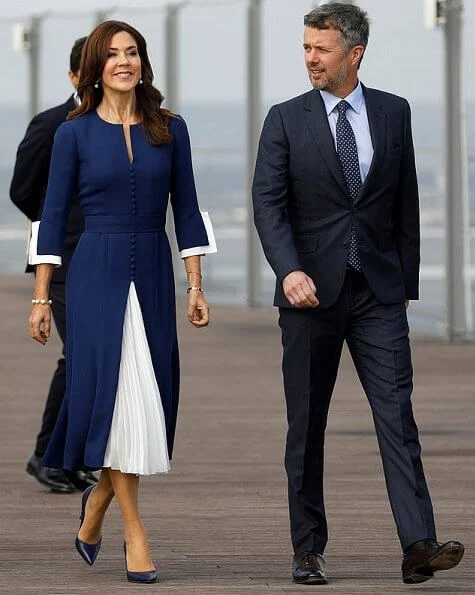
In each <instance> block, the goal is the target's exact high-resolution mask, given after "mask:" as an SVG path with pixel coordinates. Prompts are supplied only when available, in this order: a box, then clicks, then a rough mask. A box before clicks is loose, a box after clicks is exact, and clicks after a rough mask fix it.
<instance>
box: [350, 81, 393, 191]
mask: <svg viewBox="0 0 475 595" xmlns="http://www.w3.org/2000/svg"><path fill="white" fill-rule="evenodd" d="M361 86H362V88H363V93H364V96H365V102H366V112H367V114H368V122H369V131H370V134H371V141H372V143H373V151H374V153H373V159H372V161H371V166H370V168H369V171H368V175H367V176H366V179H365V181H364V184H363V187H362V188H361V191H360V193H359V195H358V197H357V199H356V201H359V200H361V198H362V196H364V194H365V191H366V190H367V188H369V187H370V186H371V183H372V180H373V178H374V176H375V173H377V172H378V170H379V166H380V164H381V162H382V161H383V157H384V152H385V147H386V114H385V112H384V111H383V106H382V104H381V103H380V102H379V101H377V100H376V98H375V95H374V94H373V93H372V90H371V89H367V88H366V87H365V86H364V85H361Z"/></svg>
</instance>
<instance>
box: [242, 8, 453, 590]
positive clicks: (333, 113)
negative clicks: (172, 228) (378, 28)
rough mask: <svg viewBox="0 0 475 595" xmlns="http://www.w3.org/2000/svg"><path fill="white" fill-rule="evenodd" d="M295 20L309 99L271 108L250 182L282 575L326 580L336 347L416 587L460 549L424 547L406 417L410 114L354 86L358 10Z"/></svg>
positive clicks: (413, 282) (360, 39) (415, 266)
mask: <svg viewBox="0 0 475 595" xmlns="http://www.w3.org/2000/svg"><path fill="white" fill-rule="evenodd" d="M304 24H305V32H304V51H305V62H306V66H307V69H308V74H309V77H310V81H311V83H312V86H313V87H314V90H312V91H310V92H308V93H305V94H304V95H301V96H299V97H296V98H294V99H292V100H290V101H287V102H285V103H282V104H280V105H277V106H274V107H273V108H271V110H270V112H269V114H268V116H267V118H266V120H265V123H264V127H263V130H262V135H261V140H260V145H259V151H258V157H257V164H256V172H255V178H254V184H253V201H254V212H255V223H256V226H257V229H258V232H259V235H260V238H261V241H262V245H263V247H264V251H265V254H266V257H267V259H268V261H269V263H270V264H271V266H272V268H273V270H274V272H275V273H276V276H277V285H276V293H275V302H274V303H275V305H276V306H279V308H280V320H279V324H280V327H281V329H282V344H283V375H284V388H285V396H286V404H287V417H288V423H289V427H288V435H287V447H286V456H285V464H286V471H287V476H288V489H289V508H290V521H291V534H292V542H293V547H294V551H295V556H294V559H293V566H292V571H293V572H292V576H293V580H294V581H295V582H297V583H313V584H316V583H325V582H327V581H326V577H325V572H324V570H323V563H324V560H323V556H322V555H323V552H324V549H325V545H326V542H327V523H326V519H325V509H324V502H323V445H324V433H325V426H326V420H327V414H328V408H329V404H330V398H331V395H332V392H333V388H334V384H335V380H336V376H337V371H338V365H339V361H340V355H341V350H342V345H343V341H344V340H346V342H347V344H348V347H349V350H350V352H351V355H352V358H353V361H354V364H355V367H356V370H357V372H358V375H359V378H360V381H361V383H362V385H363V388H364V390H365V392H366V395H367V397H368V400H369V402H370V405H371V408H372V412H373V417H374V422H375V427H376V433H377V437H378V442H379V447H380V452H381V457H382V461H383V467H384V473H385V479H386V484H387V489H388V494H389V499H390V503H391V507H392V511H393V515H394V519H395V522H396V525H397V530H398V535H399V539H400V541H401V545H402V548H403V551H404V556H403V563H402V574H403V580H404V582H405V583H420V582H423V581H426V580H428V579H430V578H432V577H433V575H434V572H435V571H437V570H444V569H448V568H452V567H453V566H455V565H456V564H458V562H459V561H460V559H461V558H462V555H463V551H464V548H463V545H462V544H461V543H459V542H456V541H451V542H448V543H445V544H443V545H442V544H439V543H437V542H436V533H435V526H434V519H433V514H432V504H431V500H430V496H429V492H428V489H427V485H426V481H425V478H424V472H423V468H422V462H421V458H420V450H421V447H420V444H419V440H418V434H417V426H416V424H415V421H414V418H413V414H412V407H411V392H412V365H411V354H410V347H409V339H408V325H407V317H406V304H405V302H406V301H408V300H411V299H418V283H419V206H418V189H417V180H416V171H415V163H414V151H413V144H412V134H411V120H410V110H409V105H408V103H407V101H406V100H405V99H402V98H400V97H397V96H395V95H391V94H389V93H384V92H382V91H377V90H375V89H368V88H366V87H364V86H363V85H362V84H361V83H360V82H359V80H358V76H357V72H358V68H359V65H360V63H361V60H362V58H363V54H364V52H365V49H366V45H367V42H368V34H369V23H368V19H367V15H366V13H365V12H363V11H362V10H361V9H360V8H358V7H357V6H354V5H351V4H337V3H334V4H333V3H329V4H326V5H322V6H319V7H318V8H316V9H314V10H313V11H312V12H310V13H309V14H308V15H306V17H305V19H304Z"/></svg>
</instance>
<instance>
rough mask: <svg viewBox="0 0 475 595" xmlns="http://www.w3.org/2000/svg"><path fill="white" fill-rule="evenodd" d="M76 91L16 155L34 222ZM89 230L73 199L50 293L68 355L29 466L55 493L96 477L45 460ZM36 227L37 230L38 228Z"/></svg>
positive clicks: (19, 197) (74, 53)
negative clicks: (70, 272)
mask: <svg viewBox="0 0 475 595" xmlns="http://www.w3.org/2000/svg"><path fill="white" fill-rule="evenodd" d="M85 41H86V37H81V38H80V39H78V40H77V41H76V42H75V43H74V46H73V48H72V50H71V55H70V70H69V79H70V81H71V83H72V85H73V86H74V87H75V88H76V87H77V85H78V82H79V66H80V61H81V51H82V48H83V45H84V43H85ZM77 101H78V100H77V96H76V94H74V95H71V97H69V99H68V100H67V101H66V102H65V103H63V104H61V105H58V106H56V107H53V108H51V109H49V110H46V111H44V112H42V113H40V114H38V115H36V116H35V117H34V118H33V120H32V121H31V122H30V124H29V126H28V128H27V131H26V134H25V137H24V139H23V140H22V141H21V143H20V145H19V147H18V152H17V156H16V162H15V169H14V172H13V179H12V182H11V186H10V198H11V200H12V202H13V203H14V204H15V205H16V206H17V207H18V208H19V209H20V211H21V212H22V213H24V214H25V215H26V216H27V217H28V219H29V220H30V221H38V220H39V219H40V217H41V212H42V210H43V203H44V199H45V196H46V187H47V184H48V175H49V166H50V159H51V152H52V149H53V138H54V135H55V132H56V130H57V128H58V127H59V125H60V124H62V123H63V122H64V121H65V120H66V116H67V115H68V113H69V112H71V111H72V110H74V109H75V107H76V105H77ZM83 229H84V218H83V215H82V213H81V210H80V208H79V205H78V203H77V202H76V203H74V204H73V206H72V208H71V213H70V216H69V220H68V228H67V234H66V239H65V245H64V259H63V266H61V267H58V268H57V269H55V271H54V273H53V278H52V282H51V290H50V295H51V298H52V300H53V304H52V312H53V317H54V321H55V323H56V327H57V329H58V334H59V336H60V337H61V340H62V342H63V356H62V357H61V359H60V360H59V361H58V366H57V368H56V370H55V372H54V374H53V378H52V380H51V385H50V389H49V393H48V398H47V400H46V405H45V409H44V413H43V422H42V425H41V430H40V432H39V434H38V437H37V440H36V446H35V450H34V452H33V454H32V455H31V456H30V458H29V459H28V462H27V466H26V470H27V472H28V473H30V474H31V475H33V476H34V477H35V478H36V479H37V480H38V481H39V482H40V483H41V484H43V485H45V486H46V487H48V488H49V489H50V490H51V491H53V492H63V493H69V492H74V491H75V490H81V491H82V490H84V489H86V488H87V487H88V486H89V485H91V484H93V483H95V482H96V478H95V476H94V475H93V474H92V473H89V472H83V471H78V472H76V473H67V472H63V471H62V470H57V469H48V468H46V467H43V466H42V465H41V463H40V461H41V458H42V457H43V455H44V453H45V452H46V447H47V446H48V443H49V440H50V438H51V433H52V431H53V428H54V425H55V423H56V419H57V417H58V413H59V409H60V406H61V403H62V400H63V396H64V392H65V387H66V371H65V359H64V343H65V336H66V307H65V279H66V274H67V269H68V264H69V261H70V259H71V256H72V254H73V252H74V249H75V248H76V244H77V242H78V241H79V237H80V235H81V233H82V231H83ZM34 231H36V230H34ZM33 271H34V266H32V265H28V266H27V269H26V272H33Z"/></svg>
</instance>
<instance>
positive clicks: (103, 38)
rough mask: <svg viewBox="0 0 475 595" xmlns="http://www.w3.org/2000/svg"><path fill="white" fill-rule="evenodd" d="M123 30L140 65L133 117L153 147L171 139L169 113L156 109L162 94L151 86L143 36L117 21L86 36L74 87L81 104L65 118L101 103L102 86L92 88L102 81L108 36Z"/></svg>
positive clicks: (94, 107)
mask: <svg viewBox="0 0 475 595" xmlns="http://www.w3.org/2000/svg"><path fill="white" fill-rule="evenodd" d="M122 31H125V32H126V33H128V34H129V35H130V36H131V37H133V38H134V40H135V42H136V44H137V50H138V53H139V56H140V59H141V62H142V76H141V78H142V81H143V82H142V84H141V85H137V86H136V87H135V97H136V109H137V116H138V118H139V119H140V122H141V126H142V128H143V130H144V132H145V136H146V137H147V140H148V141H149V142H150V143H151V144H153V145H161V144H164V143H169V142H171V140H172V136H171V134H170V132H169V130H168V121H169V119H170V117H172V116H173V114H172V113H171V112H170V111H169V110H166V109H162V108H161V107H160V106H161V104H162V101H163V95H162V94H161V93H160V91H159V90H158V89H157V88H155V87H154V86H153V70H152V66H151V64H150V60H149V57H148V54H147V44H146V42H145V39H144V38H143V36H142V35H141V34H140V33H139V32H138V31H137V30H136V29H134V27H132V26H131V25H128V24H127V23H123V22H121V21H105V22H104V23H101V24H100V25H98V26H97V27H96V28H95V29H94V30H93V31H92V32H91V33H90V35H89V36H88V38H87V40H86V43H85V44H84V47H83V50H82V55H81V66H80V70H81V72H80V77H79V85H78V88H77V91H78V95H79V97H80V98H81V105H79V106H78V107H77V108H76V109H75V110H73V111H72V112H70V114H69V115H68V119H72V118H77V117H78V116H82V115H84V114H86V113H87V112H90V111H91V110H93V109H96V108H97V106H98V105H99V104H100V103H101V101H102V97H103V90H102V85H100V84H99V88H97V89H96V87H95V86H94V85H95V84H96V83H97V82H98V81H100V80H101V78H102V72H103V70H104V66H105V63H106V61H107V56H108V53H109V48H110V43H111V40H112V37H113V36H114V35H116V34H117V33H121V32H122Z"/></svg>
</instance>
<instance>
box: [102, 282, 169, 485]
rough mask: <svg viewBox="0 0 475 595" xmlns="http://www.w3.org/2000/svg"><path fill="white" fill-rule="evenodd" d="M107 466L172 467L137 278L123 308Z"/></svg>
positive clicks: (146, 470)
mask: <svg viewBox="0 0 475 595" xmlns="http://www.w3.org/2000/svg"><path fill="white" fill-rule="evenodd" d="M103 466H104V467H108V468H111V469H114V470H119V471H122V473H133V474H136V475H152V474H154V473H167V472H168V471H169V470H170V460H169V458H168V448H167V435H166V428H165V416H164V413H163V406H162V401H161V398H160V391H159V389H158V384H157V380H156V378H155V372H154V369H153V364H152V357H151V355H150V348H149V345H148V342H147V336H146V334H145V326H144V321H143V316H142V311H141V309H140V303H139V300H138V297H137V291H136V289H135V284H134V282H133V281H132V283H131V284H130V289H129V295H128V298H127V306H126V309H125V316H124V329H123V336H122V353H121V360H120V369H119V382H118V386H117V394H116V400H115V406H114V413H113V417H112V424H111V429H110V434H109V439H108V441H107V446H106V452H105V455H104V465H103Z"/></svg>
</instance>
